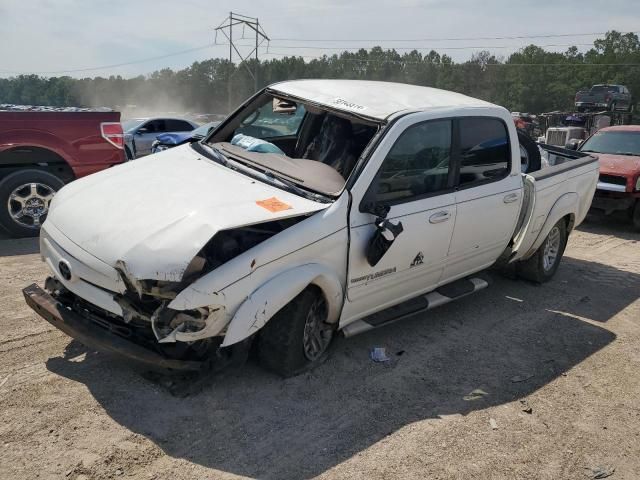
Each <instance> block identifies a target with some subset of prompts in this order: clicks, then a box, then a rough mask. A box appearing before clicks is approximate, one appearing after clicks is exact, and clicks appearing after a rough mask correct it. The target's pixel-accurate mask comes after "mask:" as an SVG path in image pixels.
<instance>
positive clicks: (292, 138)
mask: <svg viewBox="0 0 640 480" xmlns="http://www.w3.org/2000/svg"><path fill="white" fill-rule="evenodd" d="M378 127H379V125H378V124H374V123H373V122H367V121H364V120H361V119H359V118H357V117H349V116H348V115H346V114H344V115H343V114H337V113H334V112H331V111H329V110H323V109H321V108H318V107H316V106H311V105H306V104H304V103H303V102H300V101H294V100H291V99H285V98H278V97H277V96H274V95H269V94H264V95H262V96H260V97H257V98H256V99H254V101H253V102H251V104H249V105H248V106H247V107H246V108H245V109H244V110H243V111H241V112H240V113H238V114H237V115H236V116H235V117H234V118H231V119H230V120H229V122H228V123H226V124H225V125H223V126H222V127H221V128H219V129H218V130H217V131H216V132H215V133H214V134H213V137H211V138H208V139H207V143H208V144H209V145H210V146H213V147H215V148H216V149H218V150H219V151H220V152H221V153H223V154H224V155H225V156H226V157H228V158H229V159H232V160H236V161H239V162H241V163H245V164H246V165H248V166H250V167H252V168H256V169H258V170H262V171H268V172H269V174H271V175H274V176H276V177H279V178H280V179H282V180H284V181H287V182H293V183H294V184H295V185H297V186H298V187H301V188H303V189H308V190H311V191H313V192H318V193H321V194H324V195H337V194H339V193H340V192H341V191H342V189H343V188H344V185H345V182H346V179H347V178H348V177H349V175H350V174H351V172H352V171H353V168H354V167H355V164H356V162H357V160H358V158H359V157H360V155H361V154H362V152H363V150H364V149H365V148H366V146H367V145H368V144H369V142H370V141H371V139H372V138H373V136H374V135H375V133H376V132H377V130H378Z"/></svg>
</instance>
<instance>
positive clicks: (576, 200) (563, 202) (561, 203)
mask: <svg viewBox="0 0 640 480" xmlns="http://www.w3.org/2000/svg"><path fill="white" fill-rule="evenodd" d="M579 206H580V196H579V195H578V194H577V193H576V192H570V193H565V194H564V195H562V196H561V197H560V198H559V199H558V200H557V201H556V203H555V204H554V205H553V207H551V211H550V212H549V215H548V216H547V219H546V220H545V222H544V224H543V225H542V228H541V229H540V232H539V233H538V236H537V237H536V239H535V241H534V242H533V243H532V244H531V247H530V248H529V251H528V252H527V254H526V255H524V256H523V258H529V257H530V256H531V255H533V254H534V253H535V252H536V250H538V248H539V247H540V245H542V242H544V239H545V238H547V235H549V232H550V231H551V229H552V228H553V226H554V225H555V224H556V223H558V221H559V220H560V219H561V218H563V217H566V216H567V215H570V216H571V218H572V219H575V218H576V216H577V214H578V211H579ZM572 228H573V223H570V224H569V225H568V226H567V233H569V232H570V231H571V229H572Z"/></svg>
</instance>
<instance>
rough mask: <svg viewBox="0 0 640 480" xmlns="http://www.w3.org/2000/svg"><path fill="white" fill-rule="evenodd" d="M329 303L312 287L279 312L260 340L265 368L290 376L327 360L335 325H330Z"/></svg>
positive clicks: (259, 347)
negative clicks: (328, 317) (328, 315)
mask: <svg viewBox="0 0 640 480" xmlns="http://www.w3.org/2000/svg"><path fill="white" fill-rule="evenodd" d="M327 313H328V310H327V302H326V300H325V298H324V295H323V294H322V292H321V291H320V290H319V289H318V288H316V287H309V288H307V289H306V290H304V291H303V292H302V293H300V294H299V295H298V296H297V297H296V298H294V299H293V300H291V302H289V303H288V304H287V305H286V306H285V307H284V308H282V310H280V311H279V312H278V313H276V314H275V315H274V316H273V318H272V319H271V320H269V322H267V324H266V325H265V326H264V327H263V329H262V331H261V332H260V335H259V337H258V356H259V358H260V363H261V364H262V365H263V366H265V367H266V368H268V369H270V370H273V371H274V372H276V373H278V374H280V375H282V376H283V377H291V376H294V375H298V374H300V373H303V372H305V371H307V370H310V369H312V368H314V367H316V366H317V365H319V364H320V363H322V362H323V361H324V359H325V358H326V354H327V350H328V348H329V344H330V343H331V339H332V338H333V331H334V328H333V327H334V326H333V325H331V324H329V323H327V321H326V320H327Z"/></svg>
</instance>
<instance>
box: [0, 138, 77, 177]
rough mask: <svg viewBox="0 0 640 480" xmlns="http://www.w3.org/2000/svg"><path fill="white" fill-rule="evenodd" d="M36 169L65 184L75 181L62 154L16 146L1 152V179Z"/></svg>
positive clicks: (39, 148)
mask: <svg viewBox="0 0 640 480" xmlns="http://www.w3.org/2000/svg"><path fill="white" fill-rule="evenodd" d="M25 168H36V169H38V170H44V171H46V172H49V173H51V174H53V175H56V176H58V177H60V178H61V179H62V180H63V181H64V182H65V183H66V182H69V181H71V180H74V179H75V174H74V172H73V169H72V168H71V166H70V165H69V162H68V161H67V159H66V158H65V157H64V155H63V154H62V153H60V152H59V151H57V150H56V149H51V148H49V147H42V146H39V145H16V146H13V147H10V148H7V149H5V150H2V151H0V177H6V176H7V175H9V174H11V173H13V172H16V171H18V170H23V169H25Z"/></svg>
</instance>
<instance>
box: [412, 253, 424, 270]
mask: <svg viewBox="0 0 640 480" xmlns="http://www.w3.org/2000/svg"><path fill="white" fill-rule="evenodd" d="M423 260H424V255H423V254H422V252H418V254H417V255H416V258H414V259H413V262H411V265H409V267H410V268H413V267H417V266H418V265H422V263H423Z"/></svg>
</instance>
